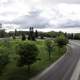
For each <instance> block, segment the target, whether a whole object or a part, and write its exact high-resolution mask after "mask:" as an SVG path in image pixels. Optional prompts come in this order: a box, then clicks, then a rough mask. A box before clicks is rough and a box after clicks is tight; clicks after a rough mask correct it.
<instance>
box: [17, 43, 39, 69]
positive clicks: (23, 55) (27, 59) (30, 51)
mask: <svg viewBox="0 0 80 80" xmlns="http://www.w3.org/2000/svg"><path fill="white" fill-rule="evenodd" d="M17 53H18V54H19V56H20V57H19V60H18V65H19V66H24V65H28V70H29V69H30V65H31V64H33V63H34V62H36V60H37V56H38V48H37V46H36V45H35V44H33V43H26V42H24V43H22V44H19V46H18V49H17Z"/></svg>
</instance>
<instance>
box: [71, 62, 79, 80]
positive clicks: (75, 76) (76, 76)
mask: <svg viewBox="0 0 80 80" xmlns="http://www.w3.org/2000/svg"><path fill="white" fill-rule="evenodd" d="M70 80H80V60H79V61H78V63H77V65H76V68H75V70H74V72H73V75H72V77H71V79H70Z"/></svg>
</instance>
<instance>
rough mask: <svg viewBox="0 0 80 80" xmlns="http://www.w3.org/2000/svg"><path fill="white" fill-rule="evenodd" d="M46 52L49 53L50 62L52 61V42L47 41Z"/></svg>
mask: <svg viewBox="0 0 80 80" xmlns="http://www.w3.org/2000/svg"><path fill="white" fill-rule="evenodd" d="M45 44H46V50H47V51H48V56H49V60H50V59H51V52H52V50H53V42H52V41H51V40H46V41H45Z"/></svg>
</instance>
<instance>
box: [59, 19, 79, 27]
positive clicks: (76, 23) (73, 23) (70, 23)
mask: <svg viewBox="0 0 80 80" xmlns="http://www.w3.org/2000/svg"><path fill="white" fill-rule="evenodd" d="M59 27H60V28H80V21H79V20H70V19H69V20H65V22H64V23H62V24H60V25H59Z"/></svg>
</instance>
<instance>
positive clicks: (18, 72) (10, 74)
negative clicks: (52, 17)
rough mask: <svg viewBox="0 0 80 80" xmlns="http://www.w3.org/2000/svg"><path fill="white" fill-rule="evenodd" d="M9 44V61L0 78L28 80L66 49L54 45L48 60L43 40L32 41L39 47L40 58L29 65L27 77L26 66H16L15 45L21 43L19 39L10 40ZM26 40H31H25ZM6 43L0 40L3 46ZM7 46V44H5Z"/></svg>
mask: <svg viewBox="0 0 80 80" xmlns="http://www.w3.org/2000/svg"><path fill="white" fill-rule="evenodd" d="M9 42H10V43H8V45H10V46H11V47H9V48H8V49H9V50H10V52H11V53H10V58H11V62H10V63H9V64H8V65H7V66H6V68H5V69H4V70H3V74H2V75H1V76H0V80H28V79H29V78H31V77H33V76H35V75H37V74H38V73H40V72H41V71H42V70H44V69H45V68H47V67H48V66H49V65H50V64H52V63H53V62H55V61H56V60H57V59H58V58H59V57H61V56H62V55H63V54H64V52H65V51H66V48H65V47H63V48H64V49H63V48H59V47H58V46H55V47H54V48H53V51H52V55H51V61H49V60H48V52H47V51H46V47H45V40H37V41H35V42H34V43H35V44H36V45H37V46H38V48H39V56H38V57H39V58H40V59H41V60H39V61H37V62H36V63H34V64H32V66H31V74H30V77H28V73H27V66H24V67H22V68H19V67H17V66H16V62H17V59H16V51H15V47H16V45H17V44H19V43H21V42H22V41H21V40H18V39H17V40H10V41H9ZM26 42H32V41H28V40H26ZM5 45H6V44H5V43H4V41H1V42H0V46H5ZM6 46H7V45H6Z"/></svg>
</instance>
